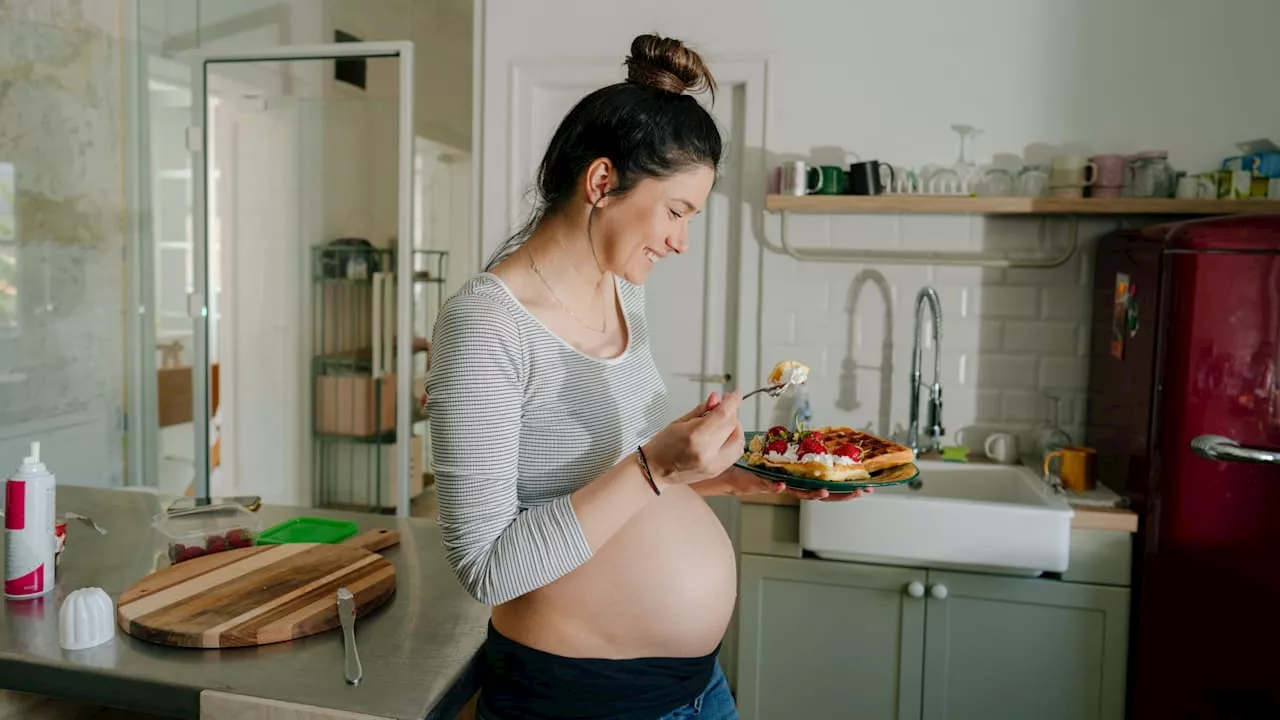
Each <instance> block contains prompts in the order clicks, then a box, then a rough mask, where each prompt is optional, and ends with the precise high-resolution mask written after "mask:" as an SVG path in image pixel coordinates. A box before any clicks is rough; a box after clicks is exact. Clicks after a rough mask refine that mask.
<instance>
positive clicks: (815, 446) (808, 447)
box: [800, 437, 827, 457]
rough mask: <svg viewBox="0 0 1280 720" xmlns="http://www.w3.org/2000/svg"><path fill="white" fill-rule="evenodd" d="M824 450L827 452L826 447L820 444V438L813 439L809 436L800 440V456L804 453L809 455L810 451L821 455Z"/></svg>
mask: <svg viewBox="0 0 1280 720" xmlns="http://www.w3.org/2000/svg"><path fill="white" fill-rule="evenodd" d="M826 452H827V448H826V447H825V446H824V445H823V444H822V441H820V440H814V439H813V438H811V437H806V438H805V439H803V440H801V441H800V457H804V456H805V455H809V454H811V453H812V454H815V455H822V454H824V453H826Z"/></svg>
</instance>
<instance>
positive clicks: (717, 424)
mask: <svg viewBox="0 0 1280 720" xmlns="http://www.w3.org/2000/svg"><path fill="white" fill-rule="evenodd" d="M741 406H742V393H740V392H731V393H729V394H728V395H725V396H724V399H723V400H720V399H719V398H717V397H716V395H715V393H712V394H711V396H710V397H708V398H707V402H705V403H703V404H701V405H699V406H698V407H695V408H694V409H692V410H690V411H689V412H687V413H685V414H684V415H683V416H681V417H679V418H677V419H676V420H675V421H674V422H672V423H671V424H670V425H668V426H666V427H665V428H663V429H662V430H660V431H659V432H658V434H656V435H654V436H653V438H651V439H650V440H649V442H647V443H645V445H644V456H645V460H646V462H647V463H648V464H649V472H650V473H651V474H652V475H653V479H654V482H657V483H662V484H666V485H688V484H690V483H695V482H700V481H702V480H706V479H707V478H713V477H715V476H717V475H719V474H720V473H722V472H724V471H725V470H727V469H728V468H729V466H731V465H733V463H734V462H736V461H737V460H738V458H740V457H742V452H743V447H744V445H745V443H746V439H745V437H744V436H743V433H742V423H741V422H739V420H738V409H739V408H740V407H741ZM704 412H705V413H706V414H705V415H704V414H703V413H704Z"/></svg>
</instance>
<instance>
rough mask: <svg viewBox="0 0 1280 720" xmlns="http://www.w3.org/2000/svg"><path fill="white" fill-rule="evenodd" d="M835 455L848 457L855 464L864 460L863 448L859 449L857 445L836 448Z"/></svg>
mask: <svg viewBox="0 0 1280 720" xmlns="http://www.w3.org/2000/svg"><path fill="white" fill-rule="evenodd" d="M835 454H836V455H840V456H842V457H847V458H849V459H850V460H852V461H854V462H858V461H859V460H861V459H862V448H860V447H858V446H857V445H844V446H842V447H839V448H836V452H835Z"/></svg>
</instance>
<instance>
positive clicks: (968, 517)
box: [800, 460, 1075, 576]
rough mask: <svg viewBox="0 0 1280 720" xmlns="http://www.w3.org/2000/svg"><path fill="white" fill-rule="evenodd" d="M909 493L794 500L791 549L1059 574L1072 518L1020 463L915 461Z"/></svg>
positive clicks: (900, 489) (903, 489) (897, 490)
mask: <svg viewBox="0 0 1280 720" xmlns="http://www.w3.org/2000/svg"><path fill="white" fill-rule="evenodd" d="M916 465H917V467H919V468H920V478H919V487H918V489H912V487H911V486H908V485H899V486H895V487H883V488H876V490H875V493H874V494H873V495H870V496H867V497H863V498H859V499H857V500H853V501H850V502H842V503H830V502H817V501H806V502H801V503H800V544H801V546H802V547H804V549H806V550H809V551H811V552H813V553H814V554H816V555H817V556H819V557H822V558H828V559H833V560H851V561H854V562H871V563H884V564H893V565H908V566H928V567H938V568H956V569H969V570H979V571H988V572H999V573H1006V574H1016V575H1032V576H1035V575H1041V574H1043V573H1045V572H1065V571H1066V569H1067V561H1068V559H1069V557H1068V556H1069V545H1070V542H1071V517H1072V516H1073V515H1074V514H1075V511H1074V510H1072V509H1071V506H1070V505H1069V504H1067V501H1066V499H1065V498H1064V497H1063V496H1062V495H1059V494H1057V493H1055V492H1054V490H1053V489H1052V488H1051V487H1049V486H1048V485H1047V484H1046V483H1045V482H1044V481H1043V480H1042V479H1040V477H1039V476H1037V475H1036V474H1035V473H1034V472H1033V471H1031V470H1029V469H1028V468H1026V467H1024V466H1021V465H987V464H982V465H979V464H967V463H949V462H942V461H940V460H919V461H917V462H916Z"/></svg>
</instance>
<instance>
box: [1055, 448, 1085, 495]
mask: <svg viewBox="0 0 1280 720" xmlns="http://www.w3.org/2000/svg"><path fill="white" fill-rule="evenodd" d="M1054 458H1057V459H1058V461H1059V462H1058V473H1057V475H1058V478H1059V479H1061V480H1062V487H1064V488H1066V489H1067V490H1071V491H1073V492H1084V491H1086V490H1092V489H1093V488H1094V487H1096V486H1097V480H1098V453H1097V451H1096V450H1094V449H1093V448H1087V447H1067V448H1062V449H1061V450H1054V451H1053V452H1051V453H1049V454H1048V455H1045V456H1044V475H1045V477H1048V476H1049V475H1051V474H1052V473H1051V472H1050V468H1051V467H1052V465H1053V460H1054Z"/></svg>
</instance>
